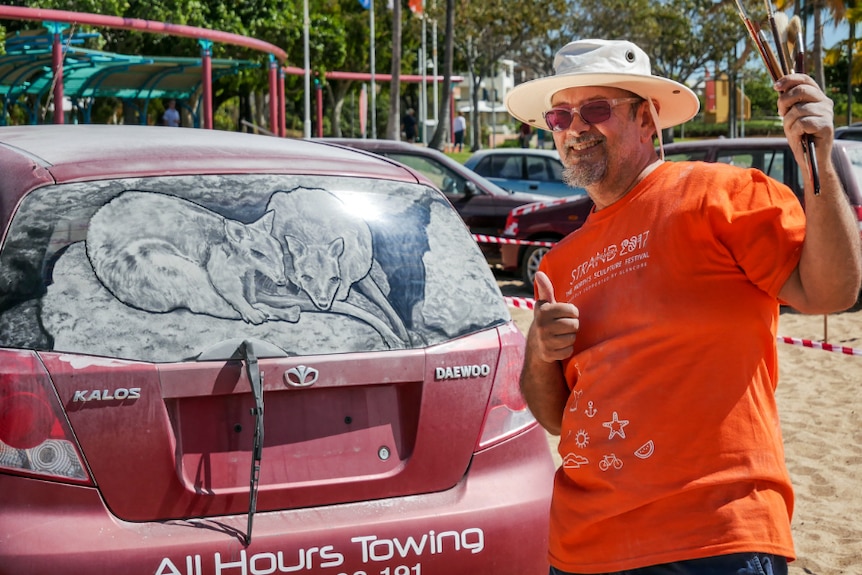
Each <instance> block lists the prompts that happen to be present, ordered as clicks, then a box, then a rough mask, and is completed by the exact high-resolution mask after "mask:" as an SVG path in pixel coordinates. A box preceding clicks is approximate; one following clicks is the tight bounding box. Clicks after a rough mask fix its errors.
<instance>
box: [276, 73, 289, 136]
mask: <svg viewBox="0 0 862 575" xmlns="http://www.w3.org/2000/svg"><path fill="white" fill-rule="evenodd" d="M277 103H278V135H279V137H281V138H283V137H285V136H286V135H287V123H286V118H285V117H284V113H285V112H284V105H285V104H284V70H283V69H282V68H279V69H278V102H277Z"/></svg>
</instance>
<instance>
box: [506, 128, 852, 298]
mask: <svg viewBox="0 0 862 575" xmlns="http://www.w3.org/2000/svg"><path fill="white" fill-rule="evenodd" d="M664 149H665V158H666V159H667V160H670V161H681V160H701V161H704V162H725V163H729V164H735V165H737V166H742V167H747V168H749V167H750V168H757V169H759V170H761V171H763V172H764V173H766V174H767V175H769V176H771V177H773V178H775V179H777V180H779V181H781V182H784V183H785V184H787V185H788V186H789V187H790V188H791V189H792V190H793V191H794V193H795V194H796V195H797V197H799V198H800V201H801V200H802V189H803V181H804V180H803V178H805V177H808V176H807V171H804V170H805V169H804V168H800V167H799V165H798V164H797V163H796V160H795V159H794V157H793V154H792V152H791V151H790V147H789V145H788V144H787V140H786V139H785V138H736V139H732V138H719V139H711V140H698V141H691V142H678V143H673V144H668V145H666V146H665V147H664ZM832 159H833V162H834V163H835V166H836V169H837V170H838V175H839V177H840V178H841V182H842V183H843V184H844V191H845V192H846V193H847V196H848V198H849V199H850V204H851V205H852V206H853V207H854V209H855V210H856V214H857V217H858V219H859V222H860V224H859V228H860V233H862V142H857V141H853V140H835V144H834V146H833V151H832ZM546 203H547V204H549V205H547V206H546V207H539V206H541V204H536V205H533V206H522V207H519V208H516V209H515V210H513V212H512V213H511V214H510V215H509V219H508V221H507V223H506V230H505V231H504V232H503V236H504V237H510V238H514V239H517V240H524V241H529V242H541V243H538V244H534V245H530V244H526V245H504V246H502V248H501V253H502V259H503V269H504V270H508V271H514V272H516V273H518V274H519V275H520V276H521V277H522V278H523V279H524V281H525V282H528V283H529V284H532V282H533V278H534V277H535V275H536V271H537V270H538V267H539V262H540V261H541V259H542V257H543V256H544V255H545V254H546V253H547V252H548V250H549V249H550V247H549V246H548V245H543V244H547V243H550V244H553V243H554V242H557V241H559V240H560V239H562V238H563V237H564V236H565V235H566V234H568V233H570V232H572V231H574V230H576V229H577V228H579V227H581V225H583V223H584V220H585V219H586V217H587V215H589V212H590V210H591V209H592V206H593V203H592V200H590V199H589V198H576V199H571V201H567V202H565V203H560V202H556V203H555V202H546Z"/></svg>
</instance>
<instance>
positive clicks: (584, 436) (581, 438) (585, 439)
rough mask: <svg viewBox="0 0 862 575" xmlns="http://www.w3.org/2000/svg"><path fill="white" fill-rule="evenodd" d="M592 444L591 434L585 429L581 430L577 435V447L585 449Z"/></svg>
mask: <svg viewBox="0 0 862 575" xmlns="http://www.w3.org/2000/svg"><path fill="white" fill-rule="evenodd" d="M589 442H590V434H589V433H587V432H586V431H585V430H583V429H579V430H578V433H577V434H576V435H575V445H577V446H578V447H580V448H581V449H583V448H584V447H586V446H587V444H588V443H589Z"/></svg>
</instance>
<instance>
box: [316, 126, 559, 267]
mask: <svg viewBox="0 0 862 575" xmlns="http://www.w3.org/2000/svg"><path fill="white" fill-rule="evenodd" d="M319 141H322V142H330V143H336V144H340V145H343V146H349V147H351V148H359V149H362V150H367V151H370V152H374V153H375V154H379V155H382V156H386V157H387V158H391V159H393V160H395V161H397V162H400V163H402V164H404V165H406V166H409V167H411V168H413V169H414V170H416V171H418V172H421V173H423V174H424V175H425V176H427V177H428V178H429V179H430V180H431V181H432V182H434V184H435V185H436V186H437V187H438V188H439V189H440V190H442V191H443V193H444V194H445V195H446V197H447V198H449V201H450V202H452V205H453V206H455V209H456V210H458V213H459V214H461V218H462V219H463V220H464V223H466V224H467V227H469V228H470V231H471V232H473V233H474V234H484V235H487V236H492V237H495V238H496V237H499V236H500V235H502V233H503V227H504V226H505V225H506V218H507V217H508V215H509V211H511V210H512V208H515V207H517V206H521V205H524V204H529V203H532V202H537V201H539V200H542V199H545V196H543V195H541V194H532V193H524V192H512V191H509V190H504V189H503V188H501V187H500V186H498V185H497V184H495V183H493V182H491V181H489V180H487V179H486V178H484V177H482V176H480V175H479V174H477V173H476V172H474V171H472V170H469V169H467V168H465V167H464V166H463V165H462V164H460V163H459V162H456V161H455V160H453V159H452V158H450V157H449V156H447V155H446V154H444V153H442V152H440V151H438V150H435V149H433V148H428V147H425V146H417V145H416V144H409V143H407V142H399V141H396V140H371V139H358V138H355V139H351V138H326V139H324V140H319ZM479 245H480V247H481V248H482V252H483V253H484V254H485V258H486V260H487V261H488V262H489V263H492V264H497V263H499V262H500V246H499V244H496V243H487V242H482V243H480V244H479Z"/></svg>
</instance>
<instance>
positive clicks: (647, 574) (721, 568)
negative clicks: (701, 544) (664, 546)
mask: <svg viewBox="0 0 862 575" xmlns="http://www.w3.org/2000/svg"><path fill="white" fill-rule="evenodd" d="M549 573H550V575H577V574H576V573H568V572H567V571H560V570H559V569H557V568H555V567H551V570H550V572H549ZM601 575H787V559H785V558H784V557H779V556H777V555H769V554H766V553H734V554H732V555H718V556H716V557H705V558H703V559H692V560H689V561H676V562H674V563H663V564H661V565H653V566H651V567H639V568H637V569H627V570H625V571H615V572H614V573H604V574H601Z"/></svg>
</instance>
